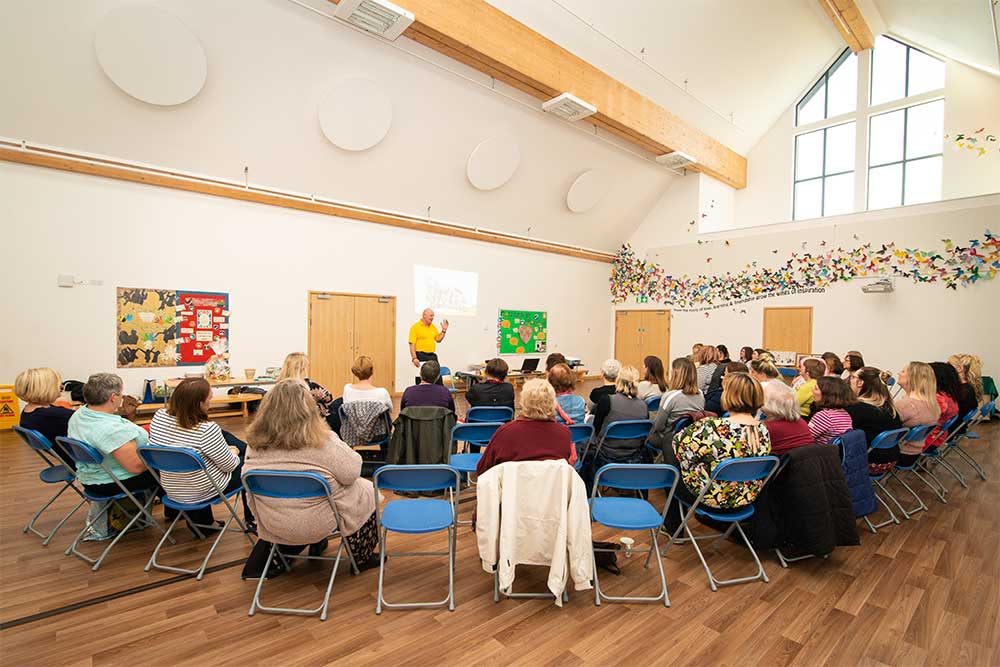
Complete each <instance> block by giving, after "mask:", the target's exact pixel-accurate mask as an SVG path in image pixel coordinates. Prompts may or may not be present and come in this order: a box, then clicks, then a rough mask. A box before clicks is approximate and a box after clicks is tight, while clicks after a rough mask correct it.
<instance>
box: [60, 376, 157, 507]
mask: <svg viewBox="0 0 1000 667" xmlns="http://www.w3.org/2000/svg"><path fill="white" fill-rule="evenodd" d="M123 397H124V394H123V393H122V379H121V378H120V377H118V376H117V375H115V374H114V373H95V374H94V375H91V376H90V377H89V378H88V379H87V384H85V385H84V386H83V400H84V403H85V404H86V405H84V406H83V407H82V408H80V409H79V410H77V411H76V413H75V414H74V415H73V416H72V417H70V420H69V428H68V429H67V435H68V436H69V437H70V438H73V439H74V440H81V441H83V442H85V443H87V444H88V445H90V446H91V447H93V448H94V449H96V450H97V451H98V452H99V453H100V454H101V455H102V456H103V457H104V466H105V467H106V468H107V469H108V471H109V472H110V473H111V475H110V476H109V475H108V473H107V472H105V471H104V469H103V468H102V467H101V466H99V465H97V464H93V463H81V464H79V465H78V466H77V469H76V476H77V478H78V479H79V480H80V482H81V483H82V484H83V485H84V488H85V489H86V490H87V492H88V493H91V494H93V495H96V496H109V495H113V494H115V493H120V489H119V488H118V485H117V484H115V479H117V480H118V481H120V482H121V483H122V484H124V485H125V488H127V489H128V490H129V491H137V490H140V489H159V484H157V482H156V479H155V478H154V477H153V475H152V474H150V472H149V471H148V470H146V466H145V465H144V464H143V462H142V459H140V458H139V453H138V451H137V448H138V447H140V446H142V445H145V444H146V442H147V440H148V439H149V436H148V435H147V433H146V431H145V430H144V429H142V428H141V427H139V426H137V425H135V424H133V423H132V422H130V421H128V420H127V419H125V418H124V417H120V416H118V415H117V414H116V412H117V411H118V408H120V407H121V404H122V399H123ZM159 493H161V494H162V490H160V491H159Z"/></svg>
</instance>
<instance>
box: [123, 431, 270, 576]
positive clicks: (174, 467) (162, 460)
mask: <svg viewBox="0 0 1000 667" xmlns="http://www.w3.org/2000/svg"><path fill="white" fill-rule="evenodd" d="M138 452H139V458H141V459H142V462H143V463H145V464H146V467H147V468H149V471H150V472H151V473H152V474H153V476H155V477H156V479H157V481H159V482H160V486H163V482H162V480H161V477H160V475H161V473H164V472H167V473H187V474H189V475H197V476H198V477H201V478H205V479H207V480H208V483H209V484H210V485H211V487H212V489H213V490H214V491H215V496H214V497H212V498H209V499H208V500H205V501H203V502H199V503H182V502H178V501H176V500H174V499H173V498H171V497H170V494H169V493H168V494H167V495H165V496H163V506H164V507H169V508H171V509H174V510H177V512H178V513H177V516H176V517H174V520H173V521H172V522H171V523H170V526H169V527H168V528H167V532H166V533H165V534H164V535H163V537H162V538H161V539H160V542H159V544H157V545H156V548H155V549H153V555H151V556H150V557H149V562H148V563H146V572H149V571H150V570H151V569H153V568H154V567H155V568H156V569H157V570H163V571H165V572H176V573H178V574H196V575H197V577H196V578H197V579H198V581H201V578H202V577H204V576H205V568H206V567H208V561H209V560H210V559H211V558H212V554H213V553H215V549H216V547H218V546H219V542H220V541H221V540H222V536H223V535H225V534H226V532H227V531H229V526H230V524H231V523H232V522H233V519H235V520H236V523H238V524H239V526H240V530H239V531H238V532H241V533H245V534H246V536H247V541H249V542H250V546H251V547H253V538H252V537H250V535H249V533H247V529H246V528H247V527H246V525H245V524H244V523H243V521H242V520H241V519H240V518H239V516H237V514H236V509H235V508H234V507H233V506H232V504H231V503H230V502H229V499H230V498H232V497H233V496H235V495H237V494H238V493H239V492H240V491H242V490H243V487H242V486H240V487H238V488H236V489H234V490H232V491H230V492H229V493H225V492H224V489H223V487H220V486H219V485H218V483H216V481H215V480H214V479H213V478H212V476H211V475H209V474H208V469H207V468H206V466H205V460H204V459H203V458H202V457H201V454H199V453H198V452H196V451H194V450H193V449H188V448H187V447H160V446H157V445H144V446H142V447H139V448H138ZM198 473H200V475H198ZM165 488H166V487H164V489H165ZM218 503H223V504H225V506H226V509H228V510H229V518H228V519H226V523H225V525H224V526H223V527H222V530H220V531H218V532H219V534H218V535H217V536H216V538H215V542H213V543H212V548H211V549H209V550H208V554H207V555H206V556H205V560H203V561H202V562H201V567H199V568H197V569H194V570H191V569H186V568H183V567H174V566H172V565H163V564H162V563H157V562H156V557H157V555H159V553H160V549H162V548H163V544H164V542H166V541H167V540H168V539H169V538H170V532H171V531H172V530H173V529H174V526H176V525H177V522H178V521H180V520H181V517H183V518H184V519H186V520H187V522H188V525H189V526H192V528H193V529H194V531H195V532H196V533H197V535H198V537H199V538H204V535H203V534H202V532H201V530H199V529H201V528H206V529H214V528H215V526H208V525H204V524H200V523H195V522H194V520H192V519H191V517H190V516H189V515H188V512H194V511H196V510H200V509H205V508H206V507H209V506H211V505H216V504H218Z"/></svg>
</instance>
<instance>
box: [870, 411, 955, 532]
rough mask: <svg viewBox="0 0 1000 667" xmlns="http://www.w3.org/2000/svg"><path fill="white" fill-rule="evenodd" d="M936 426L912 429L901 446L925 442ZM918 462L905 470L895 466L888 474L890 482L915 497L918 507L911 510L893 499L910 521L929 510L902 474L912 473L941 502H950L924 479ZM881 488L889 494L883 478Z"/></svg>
mask: <svg viewBox="0 0 1000 667" xmlns="http://www.w3.org/2000/svg"><path fill="white" fill-rule="evenodd" d="M934 426H936V425H930V424H924V425H921V426H914V427H912V428H910V430H909V432H907V434H906V435H904V436H903V437H902V439H901V440H900V441H899V442H900V444H902V443H904V442H918V441H919V442H923V441H924V440H926V439H927V434H928V433H930V432H931V429H933V428H934ZM918 462H919V459H918V460H917V461H916V462H914V463H913V464H912V465H909V466H907V467H905V468H904V467H902V466H900V465H899V464H898V463H897V464H896V465H895V466H893V467H892V469H891V470H889V471H888V472H887V473H886V477H888V478H889V479H890V480H895V481H896V482H898V483H899V484H900V485H901V486H902V487H903V488H904V489H906V491H907V493H909V494H910V495H911V496H913V498H914V499H915V500H916V501H917V506H916V507H914V508H911V509H906V508H905V507H903V506H902V504H900V503H899V501H898V500H896V499H895V498H893V500H896V504H897V505H898V507H899V510H900V511H901V512H902V513H903V516H905V517H906V518H907V519H909V518H910V517H911V516H913V515H914V514H916V513H917V512H924V511H926V510H927V504H926V503H924V501H923V499H922V498H921V497H920V496H919V495H917V492H916V491H914V490H913V488H912V487H911V486H910V485H909V484H907V483H906V480H904V479H903V478H902V476H900V474H899V473H900V472H910V473H913V475H915V476H916V478H917V479H919V480H920V481H921V482H923V483H924V485H925V486H927V488H929V489H930V490H931V491H933V492H934V493H935V494H936V495H937V496H938V498H939V499H940V500H941V502H943V503H947V502H948V501H947V500H945V498H944V495H942V494H941V493H940V491H938V489H937V488H936V487H934V486H933V485H932V484H931V483H930V482H929V481H928V480H927V478H926V477H924V476H923V475H922V474H920V471H919V470H917V463H918ZM879 488H881V489H883V490H885V491H886V493H888V490H886V489H885V486H884V485H883V484H881V478H880V480H879Z"/></svg>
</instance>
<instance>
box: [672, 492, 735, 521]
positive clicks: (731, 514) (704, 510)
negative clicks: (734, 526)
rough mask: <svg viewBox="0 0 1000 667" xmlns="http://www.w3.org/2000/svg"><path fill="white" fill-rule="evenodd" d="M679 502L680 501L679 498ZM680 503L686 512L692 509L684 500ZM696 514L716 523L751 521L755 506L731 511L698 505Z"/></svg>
mask: <svg viewBox="0 0 1000 667" xmlns="http://www.w3.org/2000/svg"><path fill="white" fill-rule="evenodd" d="M678 500H680V499H679V498H678ZM680 503H681V505H683V506H684V509H685V510H686V509H688V508H689V507H691V505H690V504H689V503H686V502H684V501H683V500H681V501H680ZM694 513H695V514H700V515H701V516H707V517H708V518H709V519H715V520H716V521H728V522H733V521H743V519H749V518H750V517H752V516H753V505H747V506H745V507H738V508H736V509H731V510H725V509H718V508H716V507H708V506H707V505H698V507H697V509H695V511H694Z"/></svg>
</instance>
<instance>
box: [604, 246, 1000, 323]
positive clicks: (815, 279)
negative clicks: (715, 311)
mask: <svg viewBox="0 0 1000 667" xmlns="http://www.w3.org/2000/svg"><path fill="white" fill-rule="evenodd" d="M856 238H857V235H855V239H856ZM702 243H712V242H702V241H699V245H701V244H702ZM941 243H942V247H941V248H940V249H920V248H900V247H897V246H896V244H895V243H894V242H893V243H889V244H883V245H881V246H880V247H877V248H876V247H874V246H873V245H872V244H871V243H865V244H863V245H859V246H857V247H855V248H842V247H840V248H829V249H827V248H826V246H827V242H826V241H823V242H822V243H821V244H820V245H821V252H818V253H812V252H798V253H791V256H790V257H789V258H787V259H786V260H785V261H784V262H783V263H782V264H781V265H779V266H777V267H775V268H769V267H766V266H761V265H762V264H764V261H763V260H754V261H752V262H750V263H748V264H746V266H745V268H744V269H743V270H742V271H739V272H737V273H732V272H727V273H725V274H724V275H704V274H702V275H697V276H689V275H687V274H685V275H683V276H679V277H678V276H672V275H668V274H667V273H666V271H664V269H663V267H662V266H660V265H658V264H656V263H655V262H649V261H646V260H644V259H640V258H639V257H638V256H636V254H635V251H634V250H632V248H631V247H630V246H628V245H623V246H622V247H621V250H619V251H618V256H617V257H616V258H615V261H614V264H612V269H611V279H610V282H611V300H612V303H622V302H624V301H625V300H626V299H629V298H632V297H635V298H636V299H637V300H638V301H640V302H644V301H652V302H655V303H663V304H670V305H674V306H677V308H678V309H679V310H684V309H690V310H707V309H711V308H723V307H726V306H730V305H733V304H738V303H745V302H748V301H753V300H757V299H764V298H768V297H774V296H782V295H784V294H794V293H801V292H812V291H817V292H820V291H824V290H825V288H826V287H828V286H830V285H833V284H835V283H838V282H843V281H849V280H852V279H854V278H878V277H896V278H900V279H906V280H912V281H913V282H915V283H938V284H941V285H944V286H945V287H946V288H948V289H958V287H959V286H963V287H964V286H967V285H972V284H975V283H976V282H978V281H980V280H992V279H994V278H995V277H996V275H997V271H998V270H1000V238H998V237H997V236H995V235H994V234H993V233H992V232H990V230H988V229H987V230H986V231H985V232H984V233H983V237H982V238H980V239H971V240H970V241H969V242H968V243H967V244H966V245H959V244H956V243H955V242H954V241H952V240H951V239H941ZM725 244H726V245H727V246H728V245H729V241H725ZM803 246H805V243H803ZM771 252H772V253H773V254H775V255H776V254H778V252H779V251H778V250H772V251H771ZM706 261H707V262H710V261H711V257H708V258H707V260H706Z"/></svg>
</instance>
